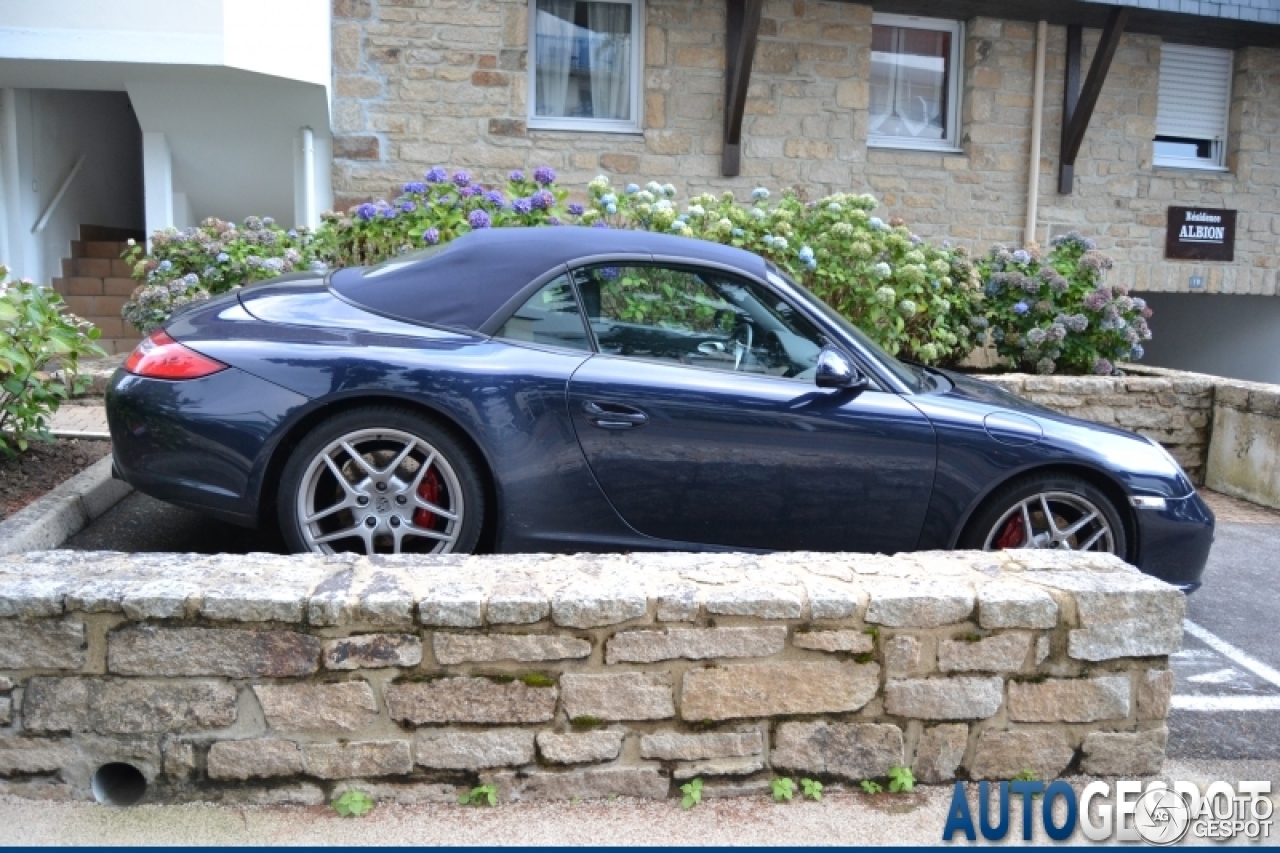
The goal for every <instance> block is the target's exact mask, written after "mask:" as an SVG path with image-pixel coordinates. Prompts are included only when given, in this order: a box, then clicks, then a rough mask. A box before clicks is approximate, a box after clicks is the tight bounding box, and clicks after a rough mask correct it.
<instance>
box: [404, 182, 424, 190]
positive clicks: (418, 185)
mask: <svg viewBox="0 0 1280 853" xmlns="http://www.w3.org/2000/svg"><path fill="white" fill-rule="evenodd" d="M404 191H405V192H406V193H424V192H426V191H427V185H426V184H424V183H422V182H421V181H410V182H409V183H407V184H405V185H404Z"/></svg>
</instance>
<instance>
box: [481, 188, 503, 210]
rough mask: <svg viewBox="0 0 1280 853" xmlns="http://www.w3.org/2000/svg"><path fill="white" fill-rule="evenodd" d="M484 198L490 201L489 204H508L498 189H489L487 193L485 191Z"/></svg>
mask: <svg viewBox="0 0 1280 853" xmlns="http://www.w3.org/2000/svg"><path fill="white" fill-rule="evenodd" d="M484 200H485V201H487V202H489V204H492V205H494V206H495V207H506V206H507V200H506V198H504V197H503V195H502V193H500V192H498V191H497V190H489V191H488V192H487V193H485V194H484Z"/></svg>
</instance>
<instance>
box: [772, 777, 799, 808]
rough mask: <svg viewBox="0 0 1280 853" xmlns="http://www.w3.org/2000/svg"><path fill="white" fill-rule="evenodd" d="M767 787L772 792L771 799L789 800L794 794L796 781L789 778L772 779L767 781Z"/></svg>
mask: <svg viewBox="0 0 1280 853" xmlns="http://www.w3.org/2000/svg"><path fill="white" fill-rule="evenodd" d="M769 788H770V790H772V792H773V799H774V800H776V801H777V802H779V803H780V802H782V801H783V800H787V801H790V800H791V798H792V797H793V796H795V789H796V783H795V782H794V781H792V780H791V779H787V778H782V779H773V780H771V781H770V782H769Z"/></svg>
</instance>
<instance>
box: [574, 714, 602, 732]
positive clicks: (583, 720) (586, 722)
mask: <svg viewBox="0 0 1280 853" xmlns="http://www.w3.org/2000/svg"><path fill="white" fill-rule="evenodd" d="M569 725H571V726H573V727H574V728H575V729H590V728H594V727H595V726H603V725H604V720H602V719H600V718H599V717H592V716H589V715H583V716H581V717H574V718H573V719H572V720H570V721H569Z"/></svg>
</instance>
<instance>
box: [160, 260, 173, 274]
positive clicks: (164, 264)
mask: <svg viewBox="0 0 1280 853" xmlns="http://www.w3.org/2000/svg"><path fill="white" fill-rule="evenodd" d="M159 268H160V269H161V270H162V271H164V272H168V271H169V270H171V269H173V261H161V262H160V267H159Z"/></svg>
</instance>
